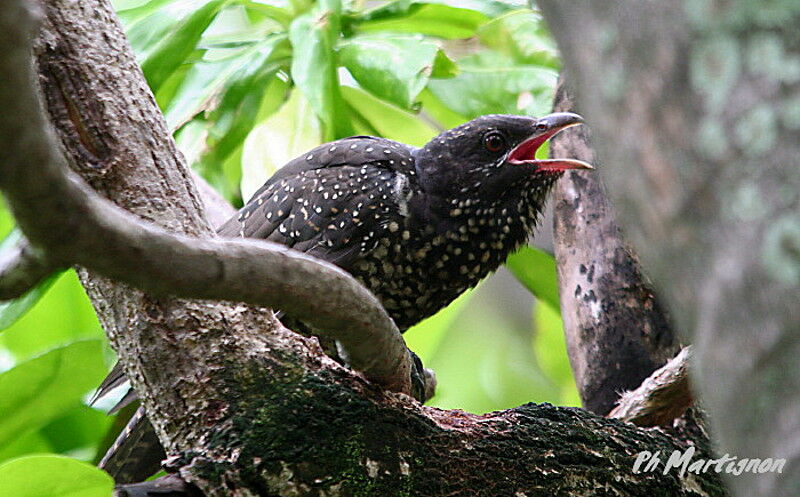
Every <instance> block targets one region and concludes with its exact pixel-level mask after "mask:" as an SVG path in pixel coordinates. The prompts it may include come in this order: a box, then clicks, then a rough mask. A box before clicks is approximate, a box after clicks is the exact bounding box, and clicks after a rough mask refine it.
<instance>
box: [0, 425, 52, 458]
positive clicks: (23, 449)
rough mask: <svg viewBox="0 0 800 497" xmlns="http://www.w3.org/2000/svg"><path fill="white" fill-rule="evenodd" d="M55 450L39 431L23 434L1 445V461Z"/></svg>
mask: <svg viewBox="0 0 800 497" xmlns="http://www.w3.org/2000/svg"><path fill="white" fill-rule="evenodd" d="M45 452H53V447H52V446H51V445H50V443H49V442H48V441H47V439H46V438H45V437H44V436H43V435H42V434H41V433H39V432H38V431H32V432H29V433H26V434H24V435H21V436H19V437H17V438H15V439H14V440H12V441H10V442H9V443H7V444H5V445H4V446H2V447H0V463H2V462H4V461H8V460H9V459H14V458H17V457H21V456H27V455H29V454H42V453H45Z"/></svg>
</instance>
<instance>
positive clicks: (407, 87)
mask: <svg viewBox="0 0 800 497" xmlns="http://www.w3.org/2000/svg"><path fill="white" fill-rule="evenodd" d="M339 60H340V62H341V63H342V65H344V66H345V67H346V68H347V70H348V71H350V74H352V75H353V77H354V78H355V79H356V81H358V83H359V84H360V85H361V87H362V88H364V89H366V90H368V91H370V92H371V93H372V94H374V95H377V96H379V97H381V98H383V99H385V100H388V101H390V102H392V103H394V104H396V105H399V106H400V107H405V108H410V107H411V106H412V104H413V103H414V101H415V99H416V98H417V95H418V94H419V92H420V91H422V89H423V88H425V85H426V84H427V83H428V79H429V78H430V77H431V75H432V74H434V73H435V74H436V75H437V76H439V77H448V76H454V75H455V65H454V63H453V62H452V61H451V60H450V59H449V58H447V56H446V55H445V54H444V52H442V50H441V49H440V48H439V46H438V45H436V43H434V42H432V41H428V40H425V39H422V38H419V37H415V36H396V35H395V36H386V35H383V36H357V37H354V38H352V39H351V40H349V41H348V42H347V43H344V44H343V45H342V46H341V47H340V48H339Z"/></svg>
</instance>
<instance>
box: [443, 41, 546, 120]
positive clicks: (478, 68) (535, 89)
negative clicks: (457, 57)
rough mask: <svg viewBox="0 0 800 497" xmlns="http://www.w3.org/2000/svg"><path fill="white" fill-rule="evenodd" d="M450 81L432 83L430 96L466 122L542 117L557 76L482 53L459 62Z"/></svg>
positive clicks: (541, 68)
mask: <svg viewBox="0 0 800 497" xmlns="http://www.w3.org/2000/svg"><path fill="white" fill-rule="evenodd" d="M459 66H460V68H461V71H460V72H459V74H458V75H457V76H456V77H454V78H451V79H432V80H431V81H430V82H429V83H428V88H429V89H430V90H431V92H432V93H433V94H434V95H435V96H436V97H437V98H438V99H439V100H441V101H442V102H443V103H444V104H445V105H446V106H447V107H449V108H450V109H452V110H453V111H455V112H457V113H458V114H461V115H463V116H466V117H468V118H470V119H472V118H475V117H478V116H481V115H484V114H492V113H502V114H527V115H542V114H546V113H547V112H548V111H549V110H550V107H551V106H552V100H553V91H554V89H555V83H556V79H557V77H558V75H557V73H556V72H555V71H553V70H552V69H549V68H543V67H539V66H522V65H515V64H514V63H513V61H511V60H510V59H508V58H505V57H503V56H502V55H500V54H490V53H484V54H482V55H480V56H470V57H467V58H464V59H462V60H461V61H459Z"/></svg>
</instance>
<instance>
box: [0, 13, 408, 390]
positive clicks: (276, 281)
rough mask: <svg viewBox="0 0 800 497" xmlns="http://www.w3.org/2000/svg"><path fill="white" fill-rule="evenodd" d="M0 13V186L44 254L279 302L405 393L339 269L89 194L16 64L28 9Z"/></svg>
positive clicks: (401, 364)
mask: <svg viewBox="0 0 800 497" xmlns="http://www.w3.org/2000/svg"><path fill="white" fill-rule="evenodd" d="M9 5H15V6H16V7H17V9H18V10H20V11H23V10H25V8H24V7H22V6H20V5H18V3H10V4H9ZM10 10H13V9H7V10H6V12H8V11H10ZM16 17H19V20H15V19H16ZM2 21H3V26H2V29H0V31H1V32H2V33H0V46H3V47H4V51H3V53H2V55H0V74H3V75H4V84H3V85H2V87H0V108H3V109H4V112H3V113H2V114H3V115H2V116H0V149H2V152H0V154H2V155H0V188H2V189H3V191H4V192H5V193H6V195H7V198H8V201H9V203H10V204H11V205H12V206H13V210H14V213H15V215H16V218H17V221H18V223H19V225H20V227H21V228H22V230H23V231H24V232H25V234H26V235H27V236H28V237H29V238H30V239H31V241H32V242H33V243H35V244H36V245H37V246H39V247H42V249H43V250H45V251H46V252H47V254H48V257H50V258H52V259H53V260H54V261H57V262H58V263H61V264H79V265H81V266H84V267H86V268H89V269H91V270H94V271H97V272H98V273H100V274H102V275H104V276H107V277H110V278H113V279H116V280H119V281H123V282H126V283H129V284H131V285H133V286H136V287H138V288H141V289H143V290H145V291H147V292H150V293H152V294H156V295H177V296H180V297H186V298H199V299H216V300H229V301H240V302H247V303H251V304H255V305H261V306H267V307H274V308H280V309H282V310H284V311H285V312H286V313H288V314H289V315H294V316H299V317H302V319H303V321H305V322H307V323H308V324H309V325H311V326H313V327H315V328H317V329H322V330H326V332H327V333H328V334H329V335H330V336H331V337H332V338H334V339H336V340H339V341H340V342H341V343H342V345H343V346H344V347H345V349H346V350H347V352H348V354H349V356H350V360H351V363H352V366H353V367H354V368H355V369H357V370H359V371H362V372H363V373H364V374H365V375H366V376H367V377H368V378H370V379H371V380H374V381H376V382H378V383H380V384H382V385H384V386H385V387H386V388H389V389H392V390H396V391H400V392H404V393H410V381H409V374H410V370H411V367H410V364H411V362H410V358H409V356H408V352H407V349H406V347H405V344H404V342H403V339H402V337H401V336H400V333H399V331H398V330H397V328H396V326H395V325H394V323H393V322H392V320H391V319H390V318H389V316H388V315H387V313H386V311H385V310H384V309H383V307H382V306H381V305H380V303H379V302H378V300H377V299H376V298H375V297H374V296H373V295H372V294H371V293H370V292H369V291H368V290H366V289H365V288H364V287H363V286H361V285H360V284H359V283H358V282H356V281H355V280H354V279H353V278H352V277H351V276H350V275H348V274H347V273H346V272H344V271H342V270H340V269H339V268H337V267H335V266H333V265H331V264H328V263H325V262H322V261H319V260H316V259H313V258H311V257H308V256H306V255H303V254H300V253H298V252H296V251H292V250H291V249H288V248H286V247H284V246H281V245H278V244H274V243H269V242H263V241H256V240H227V241H223V240H217V239H198V238H191V237H188V236H184V235H173V234H170V233H168V232H166V231H165V230H163V229H161V228H159V227H156V226H154V225H152V224H149V223H144V222H142V221H140V220H139V219H138V218H136V217H135V216H133V215H132V214H130V213H128V212H126V211H124V210H122V209H120V208H119V207H117V206H115V205H114V204H112V203H111V202H109V201H107V200H105V199H103V198H101V197H100V196H98V195H97V194H96V193H94V192H93V191H91V190H90V189H89V188H88V187H87V186H86V185H85V184H84V183H83V182H82V181H81V180H80V179H79V178H78V177H77V176H76V175H75V174H74V173H72V172H70V171H69V170H68V169H67V167H66V164H65V161H64V158H63V157H62V156H61V155H60V154H58V153H57V152H55V151H57V150H58V147H57V146H56V143H55V141H54V140H53V137H52V136H51V134H50V133H49V132H48V131H47V130H48V128H47V125H46V121H45V119H44V116H43V114H42V112H41V108H40V104H39V101H38V99H37V97H36V95H35V93H34V90H33V88H35V86H34V85H32V84H31V81H33V80H34V77H33V73H32V71H31V66H30V64H29V63H26V64H21V61H28V60H29V58H30V37H31V34H32V32H33V23H32V22H31V16H30V15H29V13H20V14H19V16H14V17H13V18H12V19H9V18H8V17H5V18H4V19H2ZM20 66H24V67H25V69H26V70H20ZM20 123H24V125H21V124H20ZM31 171H36V174H31Z"/></svg>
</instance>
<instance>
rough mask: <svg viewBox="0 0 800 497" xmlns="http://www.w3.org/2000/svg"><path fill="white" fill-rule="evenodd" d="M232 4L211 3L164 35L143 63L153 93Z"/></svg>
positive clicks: (224, 0)
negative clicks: (219, 15) (222, 10)
mask: <svg viewBox="0 0 800 497" xmlns="http://www.w3.org/2000/svg"><path fill="white" fill-rule="evenodd" d="M230 2H231V0H209V1H207V2H206V3H205V4H204V5H203V6H202V7H200V8H198V9H196V10H195V11H194V12H192V13H191V14H190V15H189V16H187V17H186V18H185V19H183V20H182V21H181V22H180V23H178V24H177V25H176V26H171V27H170V29H169V30H168V32H167V33H164V34H165V36H164V37H163V38H162V39H161V41H160V42H159V43H158V44H157V45H156V46H155V48H154V49H152V51H150V53H149V54H148V55H147V57H146V58H145V59H144V61H143V62H142V71H143V72H144V75H145V78H147V82H148V83H149V84H150V88H152V89H153V91H154V92H157V91H158V89H159V88H160V87H161V85H162V84H163V83H164V82H165V81H166V80H167V78H169V77H170V75H172V73H174V72H175V71H176V70H177V69H178V67H180V65H181V64H182V63H183V62H184V61H185V60H186V59H187V58H188V57H189V55H190V54H192V53H193V52H194V51H195V48H196V46H197V43H198V42H199V41H200V37H201V36H202V35H203V32H204V31H205V30H206V29H207V28H208V26H209V25H210V24H211V21H213V20H214V18H215V17H216V16H217V14H219V11H220V10H221V9H222V8H223V7H225V5H227V4H228V3H230Z"/></svg>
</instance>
